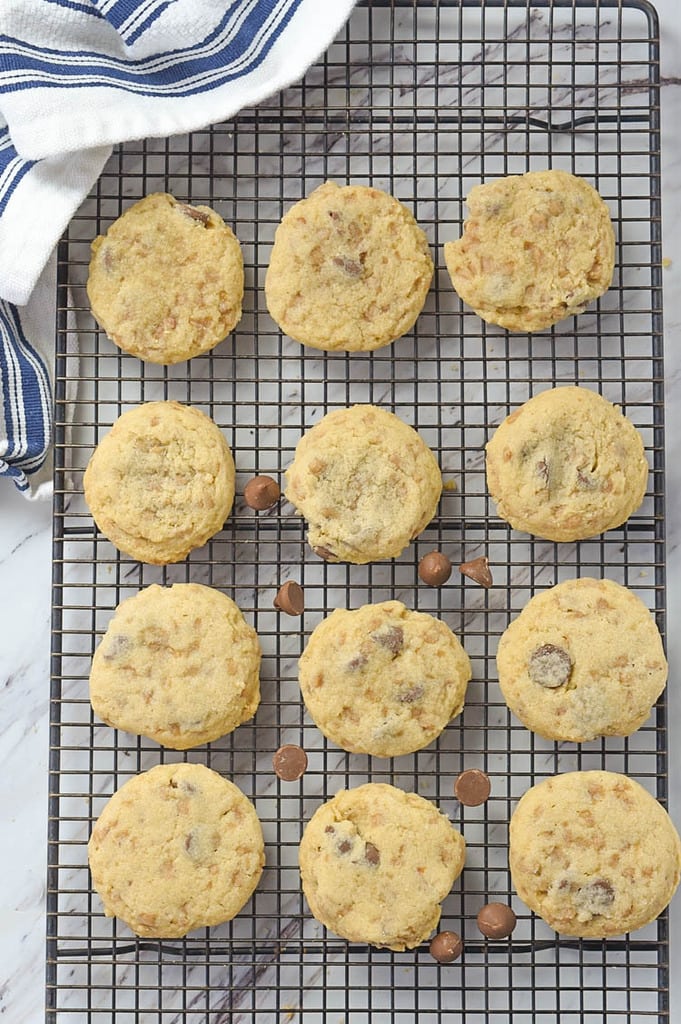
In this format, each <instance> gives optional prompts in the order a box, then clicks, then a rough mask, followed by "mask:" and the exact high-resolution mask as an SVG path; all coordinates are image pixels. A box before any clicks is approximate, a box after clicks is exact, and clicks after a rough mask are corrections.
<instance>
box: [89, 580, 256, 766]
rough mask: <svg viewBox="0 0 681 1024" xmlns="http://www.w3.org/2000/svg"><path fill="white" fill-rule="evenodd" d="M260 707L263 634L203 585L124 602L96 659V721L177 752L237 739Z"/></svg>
mask: <svg viewBox="0 0 681 1024" xmlns="http://www.w3.org/2000/svg"><path fill="white" fill-rule="evenodd" d="M259 701H260V645H259V643H258V637H257V635H256V632H255V630H254V629H253V627H252V626H250V625H249V624H248V623H247V622H246V620H245V619H244V617H243V615H242V613H241V611H240V610H239V608H238V607H237V606H236V604H235V603H234V601H232V600H231V599H230V598H229V597H227V596H226V595H225V594H222V593H220V591H219V590H214V589H213V588H212V587H205V586H202V585H201V584H199V583H176V584H175V585H174V586H172V587H159V586H157V585H156V584H153V585H152V586H150V587H147V588H146V589H145V590H141V591H140V592H139V594H135V596H134V597H130V598H128V599H127V600H126V601H123V602H121V604H119V606H118V608H117V609H116V612H115V614H114V617H113V618H112V620H111V622H110V623H109V626H108V628H107V631H106V633H105V634H104V637H103V638H102V642H101V643H100V645H99V647H98V648H97V650H96V651H95V655H94V658H93V660H92V669H91V671H90V702H91V704H92V707H93V710H94V712H95V714H96V715H98V716H99V717H100V718H101V719H102V721H104V722H106V723H107V724H108V725H112V726H114V728H116V729H124V730H125V731H126V732H130V733H133V734H135V735H141V736H148V737H149V738H150V739H152V740H156V742H157V743H162V744H163V745H164V746H166V747H172V748H173V749H174V750H186V749H187V748H189V747H195V746H197V745H198V744H199V743H210V742H211V740H215V739H217V738H218V736H224V735H226V734H227V733H229V732H232V731H233V730H234V729H236V727H237V726H238V725H240V724H241V723H242V722H246V721H248V719H249V718H252V717H253V715H254V714H255V710H256V708H257V706H258V703H259Z"/></svg>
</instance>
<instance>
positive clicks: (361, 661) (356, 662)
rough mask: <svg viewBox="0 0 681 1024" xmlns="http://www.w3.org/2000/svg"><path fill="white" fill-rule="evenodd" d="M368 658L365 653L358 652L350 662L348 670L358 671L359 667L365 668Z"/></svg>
mask: <svg viewBox="0 0 681 1024" xmlns="http://www.w3.org/2000/svg"><path fill="white" fill-rule="evenodd" d="M368 660H369V659H368V658H367V657H366V655H364V654H356V655H355V657H354V658H353V659H352V660H351V661H349V662H348V671H349V672H357V671H359V669H361V668H364V666H365V665H366V663H367V662H368Z"/></svg>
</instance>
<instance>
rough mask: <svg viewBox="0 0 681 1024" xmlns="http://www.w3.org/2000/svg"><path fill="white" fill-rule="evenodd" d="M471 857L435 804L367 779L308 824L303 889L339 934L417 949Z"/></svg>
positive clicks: (316, 912)
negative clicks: (415, 947)
mask: <svg viewBox="0 0 681 1024" xmlns="http://www.w3.org/2000/svg"><path fill="white" fill-rule="evenodd" d="M465 855H466V844H465V842H464V840H463V836H461V834H460V833H459V832H457V830H456V829H455V828H454V827H453V826H452V825H451V823H450V822H449V819H448V818H446V817H445V815H444V814H441V813H440V811H439V810H438V809H437V807H436V806H435V804H432V803H431V802H430V801H429V800H424V798H423V797H421V796H417V795H416V793H405V792H404V791H403V790H401V789H397V788H396V787H394V786H388V785H385V784H383V783H377V782H373V783H367V784H366V785H364V786H359V787H358V788H357V789H350V790H341V791H340V793H337V794H336V796H335V797H334V798H333V799H332V800H329V801H328V803H325V804H323V805H322V806H321V807H320V808H318V810H317V811H315V813H314V814H313V816H312V818H311V819H310V821H309V822H308V825H307V827H306V829H305V832H304V834H303V838H302V840H301V843H300V853H299V857H300V873H301V876H302V881H303V892H304V893H305V896H306V898H307V902H308V903H309V905H310V910H311V911H312V913H313V915H314V916H315V917H316V918H317V920H318V921H321V923H322V924H323V925H325V926H326V927H327V928H329V929H330V931H332V932H335V933H336V935H340V936H342V937H343V938H344V939H348V940H349V941H350V942H367V943H370V944H371V945H372V946H382V947H387V948H388V949H394V950H403V949H412V948H413V947H414V946H418V944H419V943H420V942H423V940H424V939H427V938H428V936H429V935H430V934H431V932H432V931H433V929H434V928H436V927H437V924H438V921H439V920H440V913H441V907H440V903H441V902H442V900H443V899H444V898H445V896H447V894H448V893H449V891H450V889H451V887H452V885H453V884H454V881H455V879H457V878H458V877H459V875H460V874H461V871H462V870H463V865H464V860H465Z"/></svg>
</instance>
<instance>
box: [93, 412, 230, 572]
mask: <svg viewBox="0 0 681 1024" xmlns="http://www.w3.org/2000/svg"><path fill="white" fill-rule="evenodd" d="M234 476H235V473H234V460H233V458H232V454H231V452H230V450H229V447H228V445H227V442H226V441H225V439H224V437H223V436H222V434H221V432H220V430H219V429H218V427H217V426H216V424H215V423H213V421H212V420H211V419H209V417H208V416H206V414H205V413H203V412H201V411H200V410H199V409H194V408H192V407H190V406H187V405H181V404H180V403H179V402H147V403H146V404H144V405H140V406H137V407H136V408H134V409H130V410H128V411H127V412H124V413H123V414H122V416H120V417H119V418H118V420H116V422H115V423H114V425H113V427H112V428H111V430H110V431H109V433H108V434H106V435H105V436H104V437H103V438H102V440H101V441H100V443H99V444H98V445H97V447H96V449H95V451H94V452H93V454H92V457H91V459H90V461H89V463H88V466H87V469H86V470H85V475H84V477H83V488H84V493H85V501H86V503H87V506H88V508H89V509H90V512H91V513H92V516H93V518H94V520H95V522H96V523H97V526H98V527H99V529H100V530H101V531H102V533H103V534H104V535H105V536H106V537H108V538H109V540H110V541H111V542H112V544H114V545H115V546H116V547H117V548H119V550H120V551H123V552H124V553H125V554H127V555H130V556H131V557H132V558H136V559H138V560H139V561H140V562H149V563H151V564H154V565H166V564H168V563H170V562H179V561H181V560H182V559H183V558H186V556H187V555H188V554H189V552H190V551H192V550H193V549H194V548H198V547H201V545H202V544H205V542H206V541H207V540H208V539H209V538H210V537H212V536H213V535H214V534H216V533H217V532H218V530H220V529H221V528H222V526H223V524H224V522H225V520H226V519H227V517H228V515H229V513H230V511H231V508H232V504H233V501H234Z"/></svg>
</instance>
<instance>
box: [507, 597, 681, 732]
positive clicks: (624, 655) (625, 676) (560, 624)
mask: <svg viewBox="0 0 681 1024" xmlns="http://www.w3.org/2000/svg"><path fill="white" fill-rule="evenodd" d="M497 670H498V672H499V685H500V686H501V692H502V693H503V695H504V700H505V701H506V703H507V704H508V706H509V708H510V709H511V711H512V712H513V713H514V714H515V715H516V716H517V717H518V718H519V719H520V721H521V722H522V723H523V725H524V726H526V728H528V729H530V730H532V732H536V733H539V735H540V736H544V737H545V738H546V739H553V740H571V741H573V742H576V743H581V742H583V741H585V740H593V739H596V737H598V736H629V735H630V733H632V732H634V731H635V730H636V729H638V728H639V726H641V725H643V723H644V722H645V720H646V718H648V716H649V715H650V711H651V708H652V706H653V704H654V703H655V701H656V700H657V698H658V697H659V696H660V694H661V693H662V690H663V689H664V685H665V682H666V680H667V662H666V660H665V656H664V651H663V649H662V639H661V637H660V634H659V632H658V630H657V626H656V625H655V620H654V619H653V617H652V615H651V614H650V612H649V611H648V609H647V608H646V606H645V605H644V604H643V602H642V601H641V600H640V599H639V598H638V597H637V596H636V595H635V594H633V593H632V592H631V591H630V590H627V589H626V587H622V586H620V585H619V584H618V583H612V582H611V581H610V580H594V579H588V578H585V579H579V580H567V581H566V582H564V583H559V584H558V585H557V586H555V587H552V588H551V589H550V590H546V591H544V592H543V593H540V594H536V595H535V596H534V597H533V598H532V599H531V601H530V602H529V603H528V604H527V605H526V606H525V608H524V609H523V610H522V612H521V613H520V615H519V616H518V617H517V618H516V619H514V621H513V622H512V623H511V624H510V626H509V627H508V629H507V630H506V631H505V633H504V634H503V636H502V637H501V639H500V641H499V648H498V651H497Z"/></svg>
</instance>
